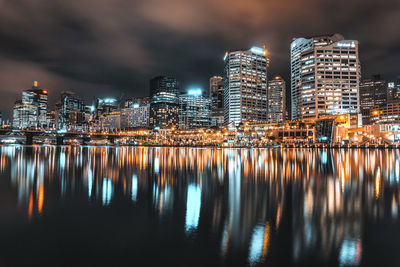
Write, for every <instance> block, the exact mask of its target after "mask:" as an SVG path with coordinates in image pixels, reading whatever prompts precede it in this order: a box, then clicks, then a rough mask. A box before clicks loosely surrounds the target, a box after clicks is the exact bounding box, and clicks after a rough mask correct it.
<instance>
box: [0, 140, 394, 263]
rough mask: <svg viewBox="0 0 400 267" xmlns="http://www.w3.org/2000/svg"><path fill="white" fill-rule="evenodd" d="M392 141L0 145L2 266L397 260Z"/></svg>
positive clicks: (375, 261)
mask: <svg viewBox="0 0 400 267" xmlns="http://www.w3.org/2000/svg"><path fill="white" fill-rule="evenodd" d="M399 153H400V151H399V150H386V151H385V150H355V149H354V150H311V149H286V150H285V149H210V148H206V149H198V148H197V149H196V148H145V147H143V148H142V147H139V148H134V147H120V148H116V147H68V146H64V147H55V146H42V147H39V146H34V147H24V146H2V147H0V266H21V265H24V266H25V265H29V266H32V265H36V266H82V265H86V266H105V265H108V266H133V265H136V266H149V265H150V266H152V265H155V266H219V265H225V266H237V265H238V266H241V265H250V266H257V265H265V266H291V265H292V266H377V265H380V266H400V253H399V249H400V218H399V197H400V194H399V193H400V190H399V186H400V157H399Z"/></svg>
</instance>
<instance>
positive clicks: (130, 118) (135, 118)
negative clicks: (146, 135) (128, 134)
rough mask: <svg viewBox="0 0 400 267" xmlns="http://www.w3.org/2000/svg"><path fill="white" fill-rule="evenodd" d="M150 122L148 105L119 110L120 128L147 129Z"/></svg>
mask: <svg viewBox="0 0 400 267" xmlns="http://www.w3.org/2000/svg"><path fill="white" fill-rule="evenodd" d="M149 122H150V104H146V105H140V104H138V103H136V104H133V105H132V106H131V107H130V108H124V109H122V110H121V128H122V129H130V128H137V127H147V126H149Z"/></svg>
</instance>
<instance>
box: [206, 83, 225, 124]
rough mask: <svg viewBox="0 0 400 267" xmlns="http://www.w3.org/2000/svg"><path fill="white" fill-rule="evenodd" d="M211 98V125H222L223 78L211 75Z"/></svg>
mask: <svg viewBox="0 0 400 267" xmlns="http://www.w3.org/2000/svg"><path fill="white" fill-rule="evenodd" d="M209 95H210V99H211V126H216V127H222V126H223V125H224V78H223V77H221V76H213V77H211V78H210V92H209Z"/></svg>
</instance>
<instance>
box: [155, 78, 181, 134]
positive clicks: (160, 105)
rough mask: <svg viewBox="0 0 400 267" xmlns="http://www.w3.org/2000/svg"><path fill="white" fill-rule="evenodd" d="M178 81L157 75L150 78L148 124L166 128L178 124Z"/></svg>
mask: <svg viewBox="0 0 400 267" xmlns="http://www.w3.org/2000/svg"><path fill="white" fill-rule="evenodd" d="M178 95H179V82H178V81H177V80H176V79H175V78H172V77H166V76H158V77H155V78H153V79H151V80H150V125H151V126H153V127H161V128H166V127H170V126H175V125H177V124H178V109H179V98H178Z"/></svg>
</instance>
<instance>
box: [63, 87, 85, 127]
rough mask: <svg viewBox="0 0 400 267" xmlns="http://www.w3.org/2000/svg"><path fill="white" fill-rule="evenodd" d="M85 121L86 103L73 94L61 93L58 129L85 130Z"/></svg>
mask: <svg viewBox="0 0 400 267" xmlns="http://www.w3.org/2000/svg"><path fill="white" fill-rule="evenodd" d="M85 119H86V117H85V103H84V102H83V101H82V100H81V99H79V98H78V97H76V95H75V93H73V92H69V91H63V92H61V102H60V105H59V112H58V125H57V128H58V129H65V130H83V128H84V127H85V124H86V120H85Z"/></svg>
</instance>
